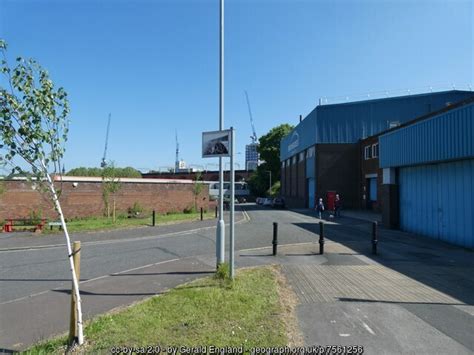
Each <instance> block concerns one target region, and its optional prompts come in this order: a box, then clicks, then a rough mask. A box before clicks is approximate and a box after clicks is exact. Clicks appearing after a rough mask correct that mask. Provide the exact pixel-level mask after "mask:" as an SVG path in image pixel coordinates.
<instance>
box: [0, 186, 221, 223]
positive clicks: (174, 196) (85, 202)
mask: <svg viewBox="0 0 474 355" xmlns="http://www.w3.org/2000/svg"><path fill="white" fill-rule="evenodd" d="M4 186H5V192H4V193H3V194H2V195H1V196H0V220H4V219H6V218H25V217H29V216H30V213H32V212H33V211H35V212H39V211H41V214H42V216H43V217H45V218H57V214H56V212H55V211H54V209H53V207H52V203H51V202H50V201H49V200H48V199H47V198H46V197H44V196H43V195H42V194H40V193H39V192H38V191H36V190H34V189H33V187H34V186H33V185H32V183H30V182H26V181H5V182H4ZM193 187H194V184H190V183H187V184H184V183H147V182H143V183H142V182H138V183H137V182H121V188H120V190H119V191H118V192H117V193H116V194H115V201H116V211H117V213H118V214H126V213H127V210H128V208H130V207H132V206H133V204H134V203H135V202H138V203H139V204H140V205H141V206H142V207H143V208H144V209H145V211H147V212H151V211H152V210H153V209H154V210H156V211H157V212H158V213H166V212H182V211H183V210H184V209H185V208H189V207H192V206H193V205H194V199H195V196H194V193H193ZM57 188H58V189H61V197H60V201H61V206H62V208H63V212H64V214H65V216H66V218H76V217H90V216H102V215H103V214H104V201H103V198H102V183H101V182H83V181H79V182H78V183H77V186H76V187H74V185H73V182H72V181H65V182H62V183H57ZM196 200H197V205H198V208H201V207H203V208H204V209H209V208H213V207H214V204H215V203H214V202H209V189H208V186H207V185H206V184H204V185H203V186H202V191H201V193H200V195H199V196H197V199H196ZM110 203H111V204H112V197H111V198H110ZM211 204H212V206H211Z"/></svg>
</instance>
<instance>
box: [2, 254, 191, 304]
mask: <svg viewBox="0 0 474 355" xmlns="http://www.w3.org/2000/svg"><path fill="white" fill-rule="evenodd" d="M188 258H192V257H190V256H189V257H184V258H181V259H179V258H176V259H170V260H164V261H160V262H157V263H153V264H148V265H144V266H139V267H135V268H133V269H128V270H123V271H119V272H114V273H113V274H108V275H102V276H99V277H95V278H93V279H88V280H84V281H81V282H79V284H85V283H88V282H91V281H97V280H100V279H105V278H107V277H111V276H114V275H121V274H125V273H127V272H130V271H135V270H139V269H144V268H147V267H150V266H156V265H160V264H166V263H170V262H172V261H178V260H182V259H188ZM61 289H63V287H56V288H53V289H51V290H46V291H41V292H37V293H33V294H31V295H28V296H24V297H20V298H15V299H13V300H9V301H5V302H1V303H0V305H4V304H8V303H13V302H17V301H22V300H25V299H28V298H31V297H36V296H40V295H43V294H45V293H47V292H50V291H55V290H61Z"/></svg>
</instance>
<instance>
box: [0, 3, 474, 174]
mask: <svg viewBox="0 0 474 355" xmlns="http://www.w3.org/2000/svg"><path fill="white" fill-rule="evenodd" d="M218 11H219V7H218V0H212V1H210V0H189V1H185V0H174V1H171V0H169V1H160V0H158V1H156V0H155V1H152V0H149V1H145V0H138V1H136V0H134V1H131V0H130V1H117V0H115V1H112V0H109V1H89V0H85V1H84V0H82V1H74V0H71V1H64V0H63V1H48V0H35V1H33V0H30V1H22V0H15V1H13V0H0V37H1V38H4V39H5V40H6V41H7V42H8V43H9V56H10V58H11V59H13V58H14V57H16V56H17V55H22V56H25V57H34V58H35V59H37V60H38V61H39V62H40V63H41V64H42V65H43V66H44V67H45V68H47V69H48V70H49V72H50V75H51V77H52V79H53V80H54V81H55V83H56V84H58V85H61V86H63V87H65V88H66V90H67V91H68V93H69V97H70V102H71V107H72V113H71V117H70V118H71V130H70V136H69V141H68V144H67V152H66V157H65V164H66V168H67V169H70V168H73V167H77V166H98V165H99V164H100V160H101V158H102V154H103V149H104V139H105V129H106V123H107V116H108V113H109V112H110V113H112V124H111V130H110V140H109V150H108V159H111V160H113V161H115V162H116V165H119V166H127V165H130V166H134V167H136V168H141V169H158V168H159V167H163V166H171V165H173V164H174V157H175V152H174V151H175V129H177V131H178V135H179V140H180V150H181V158H183V159H184V160H186V161H187V162H188V164H198V165H205V164H212V163H216V162H217V161H215V159H202V158H201V151H200V150H201V132H202V131H208V130H216V129H217V128H218V38H219V37H218V19H219V17H218V15H219V12H218ZM225 11H226V15H225V21H226V27H225V40H226V44H225V50H226V53H225V126H226V127H229V126H231V125H233V126H234V127H235V128H236V135H237V149H236V151H237V152H241V153H242V154H240V155H238V156H237V161H238V162H240V164H241V166H242V167H243V166H244V163H243V162H244V152H245V144H247V143H249V142H250V138H249V137H250V135H251V127H250V122H249V116H248V111H247V104H246V101H245V95H244V90H247V91H248V93H249V97H250V102H251V105H252V111H253V116H254V120H255V126H256V130H257V135H258V136H260V135H262V134H264V133H266V132H267V131H268V130H269V129H270V128H272V127H274V126H276V125H278V124H281V123H291V124H296V123H297V122H298V117H299V115H300V114H302V115H303V116H305V115H307V114H308V113H309V112H310V111H311V110H312V109H313V108H314V107H315V106H316V105H317V104H318V100H319V98H320V97H328V98H329V101H331V100H336V99H331V98H333V97H339V96H343V97H345V96H349V97H350V98H357V97H358V96H357V95H356V94H364V95H365V96H366V93H368V92H377V91H386V90H388V91H391V92H392V91H394V90H399V89H412V92H414V89H417V88H424V89H421V91H428V90H429V87H430V86H434V88H435V89H436V88H443V89H447V88H449V86H451V84H455V85H456V88H467V87H468V85H469V84H471V85H472V83H473V82H474V74H473V73H474V64H473V62H474V55H473V50H474V47H473V40H474V38H473V32H474V27H473V26H474V23H473V18H474V16H473V15H474V13H473V11H474V6H473V4H472V1H456V0H454V1H436V0H432V1H405V0H400V1H329V0H328V1H294V0H291V1H290V0H286V1H281V0H275V1H270V0H265V1H263V0H253V1H250V0H227V1H226V4H225ZM419 91H420V89H419ZM208 167H210V168H211V166H208Z"/></svg>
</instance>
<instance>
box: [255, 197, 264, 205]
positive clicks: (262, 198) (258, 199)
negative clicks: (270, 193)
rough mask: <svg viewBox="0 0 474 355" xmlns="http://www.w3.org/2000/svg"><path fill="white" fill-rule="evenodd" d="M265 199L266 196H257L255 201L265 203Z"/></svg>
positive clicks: (259, 203) (258, 203) (260, 203)
mask: <svg viewBox="0 0 474 355" xmlns="http://www.w3.org/2000/svg"><path fill="white" fill-rule="evenodd" d="M263 200H265V198H264V197H257V199H256V200H255V202H256V203H257V205H263Z"/></svg>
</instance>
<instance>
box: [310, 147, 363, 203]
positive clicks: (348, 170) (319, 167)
mask: <svg viewBox="0 0 474 355" xmlns="http://www.w3.org/2000/svg"><path fill="white" fill-rule="evenodd" d="M316 174H317V177H316V184H317V185H316V193H317V195H318V196H316V199H317V198H319V197H322V198H323V199H324V201H326V195H327V192H328V191H336V192H337V193H339V194H340V195H341V198H342V202H343V208H358V206H359V202H358V200H359V196H358V193H357V191H358V187H359V145H358V144H357V143H349V144H317V145H316Z"/></svg>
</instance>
